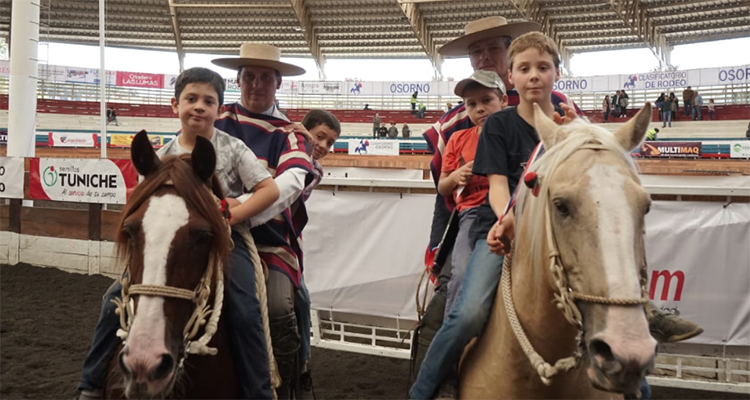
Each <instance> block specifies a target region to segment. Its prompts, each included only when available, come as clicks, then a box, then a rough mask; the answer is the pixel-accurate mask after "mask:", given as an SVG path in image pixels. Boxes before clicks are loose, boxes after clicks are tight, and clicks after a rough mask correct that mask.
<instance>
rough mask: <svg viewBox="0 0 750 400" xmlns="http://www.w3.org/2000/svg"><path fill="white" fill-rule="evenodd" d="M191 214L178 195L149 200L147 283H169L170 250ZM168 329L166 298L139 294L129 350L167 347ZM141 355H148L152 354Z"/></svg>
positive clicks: (145, 258)
mask: <svg viewBox="0 0 750 400" xmlns="http://www.w3.org/2000/svg"><path fill="white" fill-rule="evenodd" d="M189 216H190V215H189V213H188V209H187V205H186V204H185V201H184V200H183V199H182V198H180V197H178V196H175V195H171V194H167V195H164V196H161V197H152V198H151V200H150V201H149V205H148V209H147V210H146V213H145V215H144V216H143V221H142V224H143V234H144V236H145V246H144V249H143V282H142V283H143V284H144V285H160V286H164V285H166V283H167V257H168V255H169V249H170V247H171V245H172V240H174V237H175V234H176V233H177V231H178V230H179V229H180V228H182V227H183V226H185V225H187V223H188V218H189ZM165 332H166V319H165V316H164V298H162V297H152V296H143V295H141V296H139V299H138V310H137V315H136V317H135V319H134V320H133V326H132V327H131V329H130V334H129V335H128V346H129V347H130V351H131V352H133V351H135V352H137V353H141V352H145V353H151V352H152V350H154V351H157V350H158V351H159V352H160V351H164V350H166V344H165V342H164V337H165ZM131 354H132V353H131ZM157 355H161V353H159V354H157ZM134 356H135V354H134ZM142 356H145V357H147V358H148V356H149V355H148V354H142ZM151 356H153V354H152V355H151ZM136 357H138V356H136Z"/></svg>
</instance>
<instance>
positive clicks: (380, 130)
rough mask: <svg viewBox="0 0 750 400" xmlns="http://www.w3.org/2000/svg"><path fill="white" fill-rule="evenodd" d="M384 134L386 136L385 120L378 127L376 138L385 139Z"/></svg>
mask: <svg viewBox="0 0 750 400" xmlns="http://www.w3.org/2000/svg"><path fill="white" fill-rule="evenodd" d="M386 136H388V127H386V126H385V122H383V123H382V124H380V127H379V128H378V138H379V139H385V137H386Z"/></svg>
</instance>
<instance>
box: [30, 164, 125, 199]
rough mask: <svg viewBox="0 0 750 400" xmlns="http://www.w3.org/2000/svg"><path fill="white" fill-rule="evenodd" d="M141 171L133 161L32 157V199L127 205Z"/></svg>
mask: <svg viewBox="0 0 750 400" xmlns="http://www.w3.org/2000/svg"><path fill="white" fill-rule="evenodd" d="M137 181H138V174H137V172H136V171H135V168H134V167H133V164H132V163H131V162H130V160H109V159H77V158H31V159H30V160H29V196H30V197H31V198H32V199H40V200H55V201H78V202H82V203H107V204H125V202H126V200H127V194H128V189H132V188H134V187H135V185H136V184H137Z"/></svg>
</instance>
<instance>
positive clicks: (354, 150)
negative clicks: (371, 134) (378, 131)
mask: <svg viewBox="0 0 750 400" xmlns="http://www.w3.org/2000/svg"><path fill="white" fill-rule="evenodd" d="M347 142H349V154H353V155H359V156H397V155H398V154H399V153H398V147H399V145H398V143H399V142H398V140H374V139H349V140H347Z"/></svg>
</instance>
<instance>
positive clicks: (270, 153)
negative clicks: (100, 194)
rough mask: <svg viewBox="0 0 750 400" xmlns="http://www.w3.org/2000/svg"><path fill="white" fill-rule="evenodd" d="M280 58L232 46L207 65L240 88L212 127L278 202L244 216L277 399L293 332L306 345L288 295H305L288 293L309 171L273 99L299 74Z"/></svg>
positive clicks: (294, 279)
mask: <svg viewBox="0 0 750 400" xmlns="http://www.w3.org/2000/svg"><path fill="white" fill-rule="evenodd" d="M280 56H281V51H280V50H279V48H277V47H274V46H269V45H263V44H256V43H245V44H243V45H242V46H241V47H240V56H239V57H238V58H234V57H233V58H219V59H215V60H213V61H212V62H213V63H214V64H216V65H218V66H221V67H225V68H231V69H233V70H235V71H237V83H238V85H239V87H240V91H241V96H240V101H239V102H237V103H233V104H227V105H226V109H225V112H224V113H223V114H222V115H220V116H219V118H218V119H217V120H216V123H215V126H216V127H217V128H218V129H221V130H223V131H224V132H227V133H229V134H230V135H232V136H234V137H236V138H238V139H240V140H242V141H243V142H245V144H246V145H247V146H248V147H249V148H250V149H251V150H252V151H253V152H254V153H255V155H256V156H257V157H258V160H259V161H260V162H261V163H262V164H264V165H265V166H266V168H267V169H268V171H269V172H270V173H271V175H273V176H274V180H275V181H276V184H277V185H278V187H279V192H280V196H279V199H278V200H277V201H276V202H275V203H274V204H273V205H271V207H269V208H268V209H266V210H265V211H263V212H262V213H260V214H259V215H257V216H255V217H253V218H251V219H250V224H251V227H252V228H251V233H252V235H253V238H254V239H255V243H256V245H257V247H258V253H259V255H260V257H261V259H263V261H265V263H266V264H267V265H268V281H267V286H268V314H269V320H270V325H271V340H272V342H273V352H274V356H275V358H276V362H277V363H278V366H279V374H280V375H281V379H282V381H283V384H282V387H281V388H279V393H278V394H279V398H287V397H288V396H289V393H288V390H289V388H290V385H289V383H290V382H292V378H293V376H294V373H295V366H296V360H297V353H298V351H299V350H300V345H301V337H300V335H301V336H302V338H305V337H306V336H307V342H308V343H309V332H310V326H309V311H308V312H307V313H306V314H307V315H305V312H301V313H300V315H299V320H300V322H301V325H302V326H298V316H297V315H296V314H295V298H297V299H300V298H304V297H307V298H309V296H300V295H296V291H298V290H300V291H306V288H305V286H304V283H303V281H302V249H301V246H300V242H299V237H300V234H301V232H302V229H303V228H304V226H305V224H306V223H307V212H306V210H305V205H304V202H303V201H301V200H300V195H301V194H302V191H303V189H304V188H305V187H306V186H307V184H309V183H310V182H311V180H312V177H313V174H312V166H311V164H310V157H309V155H308V151H307V147H306V138H307V137H308V135H309V133H308V132H307V130H306V129H305V128H304V127H303V126H302V125H301V124H292V125H290V124H289V120H288V119H287V118H286V117H285V116H284V115H283V114H282V113H281V112H280V111H279V110H278V108H277V107H276V104H275V101H274V100H275V98H276V90H277V89H279V88H280V87H281V80H282V76H294V75H301V74H304V73H305V70H304V69H302V68H300V67H297V66H295V65H291V64H287V63H284V62H281V61H280ZM251 195H252V194H246V195H244V196H242V197H240V198H238V201H240V202H242V201H245V200H246V199H247V198H249V197H250V196H251ZM298 301H300V300H298ZM308 307H309V306H308ZM308 309H309V308H308ZM306 346H309V345H306V344H302V348H306ZM304 358H306V356H305V355H303V359H304Z"/></svg>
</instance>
